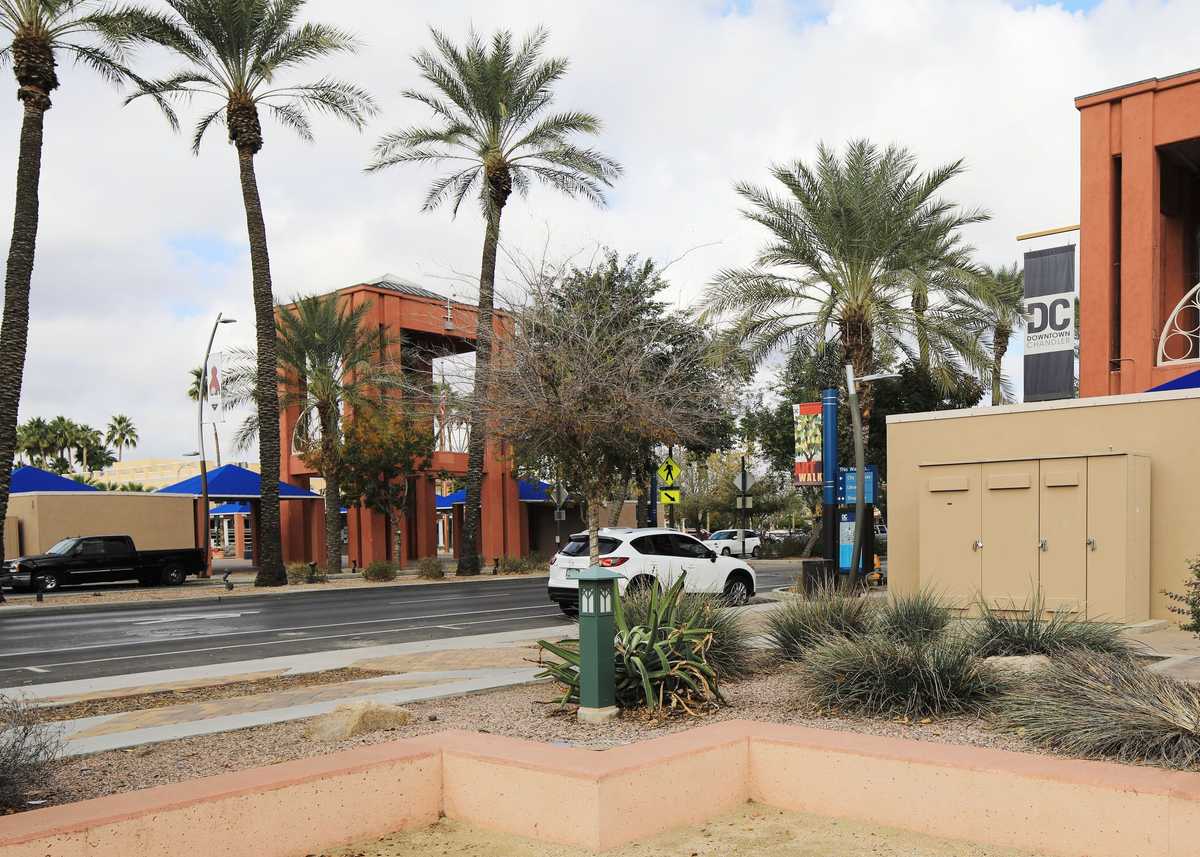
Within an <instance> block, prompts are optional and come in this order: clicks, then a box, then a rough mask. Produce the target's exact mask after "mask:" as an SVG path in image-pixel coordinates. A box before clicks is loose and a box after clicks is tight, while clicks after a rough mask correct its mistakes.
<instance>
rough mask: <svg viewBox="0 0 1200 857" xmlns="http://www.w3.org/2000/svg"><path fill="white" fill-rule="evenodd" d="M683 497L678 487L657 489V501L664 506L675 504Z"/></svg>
mask: <svg viewBox="0 0 1200 857" xmlns="http://www.w3.org/2000/svg"><path fill="white" fill-rule="evenodd" d="M682 499H683V492H682V491H681V490H679V489H678V488H660V489H658V502H660V503H662V504H663V505H664V506H677V505H679V502H680V501H681V500H682Z"/></svg>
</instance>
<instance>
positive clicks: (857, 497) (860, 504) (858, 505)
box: [846, 363, 900, 583]
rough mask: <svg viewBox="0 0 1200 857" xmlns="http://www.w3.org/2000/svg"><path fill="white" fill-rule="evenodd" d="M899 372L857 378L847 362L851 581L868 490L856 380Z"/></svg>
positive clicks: (895, 375)
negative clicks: (851, 459)
mask: <svg viewBox="0 0 1200 857" xmlns="http://www.w3.org/2000/svg"><path fill="white" fill-rule="evenodd" d="M899 377H900V373H898V372H878V373H876V374H874V375H864V376H863V377H861V378H858V379H856V378H855V377H854V367H853V366H851V365H850V364H849V363H847V364H846V394H847V397H848V398H849V400H850V418H851V420H852V422H853V423H854V478H855V483H854V550H853V551H852V552H851V554H850V583H854V582H855V581H856V580H858V564H859V560H860V559H861V557H862V534H863V530H862V527H863V518H864V517H866V514H867V509H866V506H867V491H866V485H865V484H864V483H865V479H864V476H863V471H864V470H865V469H866V468H865V467H864V465H863V432H862V412H861V411H860V410H859V409H858V388H857V387H856V386H855V381H856V380H857V381H861V382H863V383H866V382H867V381H879V380H882V379H883V378H899Z"/></svg>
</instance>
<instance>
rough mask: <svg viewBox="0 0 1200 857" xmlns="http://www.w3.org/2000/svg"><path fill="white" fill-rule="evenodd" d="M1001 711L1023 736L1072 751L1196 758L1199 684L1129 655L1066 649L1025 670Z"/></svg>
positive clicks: (1199, 756)
mask: <svg viewBox="0 0 1200 857" xmlns="http://www.w3.org/2000/svg"><path fill="white" fill-rule="evenodd" d="M1003 703H1004V704H1003V706H1002V707H1001V717H1002V719H1003V721H1004V722H1005V723H1006V724H1007V725H1009V726H1011V727H1014V728H1018V729H1022V730H1023V731H1024V734H1025V737H1027V738H1028V739H1029V740H1031V741H1033V742H1035V743H1037V744H1039V745H1041V746H1043V747H1046V748H1048V749H1051V750H1055V751H1057V752H1060V753H1066V754H1069V755H1072V756H1084V757H1102V758H1110V759H1116V760H1117V761H1121V762H1149V763H1152V764H1156V765H1166V766H1168V767H1174V768H1194V767H1196V766H1197V765H1200V687H1197V686H1195V685H1190V684H1184V683H1183V682H1180V681H1176V680H1174V679H1171V678H1168V677H1167V676H1163V675H1160V674H1158V673H1155V672H1151V671H1150V670H1148V669H1146V668H1145V667H1143V666H1141V665H1140V664H1138V663H1137V661H1136V660H1135V659H1134V658H1131V657H1126V656H1121V655H1096V654H1092V653H1089V652H1081V651H1077V652H1071V653H1068V654H1066V655H1063V656H1061V657H1059V658H1057V659H1055V660H1054V662H1053V663H1052V664H1051V665H1050V666H1049V667H1048V668H1046V669H1044V670H1041V671H1039V672H1036V673H1033V674H1031V675H1027V676H1024V677H1023V678H1022V679H1021V682H1020V684H1014V686H1013V687H1011V688H1010V689H1009V690H1008V692H1007V693H1006V694H1005V695H1004V699H1003Z"/></svg>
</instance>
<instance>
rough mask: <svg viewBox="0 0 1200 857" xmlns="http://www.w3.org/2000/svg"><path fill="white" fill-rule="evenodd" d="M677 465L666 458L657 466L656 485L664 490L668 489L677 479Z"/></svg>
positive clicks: (678, 469) (668, 457)
mask: <svg viewBox="0 0 1200 857" xmlns="http://www.w3.org/2000/svg"><path fill="white" fill-rule="evenodd" d="M679 473H680V468H679V463H678V462H676V461H675V459H674V458H671V457H670V456H667V460H666V461H664V462H663V463H662V464H660V465H659V466H658V483H659V484H660V485H662V486H663V487H664V488H670V487H671V486H672V485H674V484H675V482H676V480H678V479H679Z"/></svg>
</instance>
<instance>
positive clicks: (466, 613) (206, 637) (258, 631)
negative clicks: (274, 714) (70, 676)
mask: <svg viewBox="0 0 1200 857" xmlns="http://www.w3.org/2000/svg"><path fill="white" fill-rule="evenodd" d="M545 607H546V605H545V604H538V605H535V606H530V607H499V608H496V609H493V610H467V611H460V612H458V613H431V614H429V615H426V616H392V617H390V618H388V619H356V620H354V621H353V622H328V623H326V624H324V625H296V626H295V627H292V628H258V629H256V630H253V631H223V632H221V633H220V634H193V635H192V636H190V637H173V638H172V639H171V642H173V643H182V642H186V641H188V640H212V639H216V638H218V637H239V636H245V635H246V634H278V633H280V632H282V631H312V630H318V629H321V628H348V627H350V626H351V625H378V624H380V623H382V622H411V621H416V620H418V619H451V618H454V617H455V616H479V615H482V614H484V613H515V612H518V611H521V610H544V609H545ZM434 627H436V626H434ZM316 639H320V638H316ZM162 642H163V641H162V640H131V641H128V642H124V643H93V644H89V645H86V646H69V647H67V648H62V649H34V650H30V651H24V652H5V655H6V656H9V657H13V656H17V655H54V654H59V653H60V652H82V651H86V650H88V649H116V648H121V647H124V646H153V645H158V644H161V643H162ZM198 651H204V650H203V649H200V650H198Z"/></svg>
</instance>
